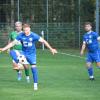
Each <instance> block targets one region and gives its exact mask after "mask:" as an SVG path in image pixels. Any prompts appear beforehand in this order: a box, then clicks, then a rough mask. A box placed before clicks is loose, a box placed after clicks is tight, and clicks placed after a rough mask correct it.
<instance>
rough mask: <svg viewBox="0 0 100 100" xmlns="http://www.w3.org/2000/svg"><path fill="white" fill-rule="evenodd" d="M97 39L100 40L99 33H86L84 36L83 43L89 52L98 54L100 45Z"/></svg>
mask: <svg viewBox="0 0 100 100" xmlns="http://www.w3.org/2000/svg"><path fill="white" fill-rule="evenodd" d="M97 38H98V33H96V32H93V31H92V32H90V33H86V34H85V35H84V36H83V42H85V43H86V47H87V49H88V52H96V51H97V50H99V44H98V40H97Z"/></svg>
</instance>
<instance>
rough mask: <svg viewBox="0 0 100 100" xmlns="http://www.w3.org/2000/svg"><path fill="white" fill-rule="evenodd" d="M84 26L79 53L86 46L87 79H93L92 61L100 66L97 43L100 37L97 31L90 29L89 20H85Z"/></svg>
mask: <svg viewBox="0 0 100 100" xmlns="http://www.w3.org/2000/svg"><path fill="white" fill-rule="evenodd" d="M84 28H85V31H86V33H85V34H84V36H83V44H82V48H81V52H80V54H81V55H83V54H84V51H85V49H86V48H87V56H86V66H87V70H88V74H89V79H90V80H94V74H93V66H92V63H93V62H96V64H97V67H98V68H100V49H99V44H98V41H99V40H100V37H99V35H98V33H96V32H94V31H92V24H91V23H90V22H86V23H85V25H84Z"/></svg>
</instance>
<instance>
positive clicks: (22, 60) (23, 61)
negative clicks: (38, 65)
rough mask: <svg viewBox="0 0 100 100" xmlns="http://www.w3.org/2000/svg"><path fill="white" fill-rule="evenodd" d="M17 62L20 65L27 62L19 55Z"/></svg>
mask: <svg viewBox="0 0 100 100" xmlns="http://www.w3.org/2000/svg"><path fill="white" fill-rule="evenodd" d="M18 61H19V63H21V64H26V63H27V60H26V58H25V56H24V55H19V56H18Z"/></svg>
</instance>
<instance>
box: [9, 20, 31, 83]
mask: <svg viewBox="0 0 100 100" xmlns="http://www.w3.org/2000/svg"><path fill="white" fill-rule="evenodd" d="M21 32H22V22H16V23H15V31H13V32H11V33H10V34H9V41H8V43H10V42H11V41H13V40H15V39H16V37H17V35H18V34H20V33H21ZM11 49H13V50H16V51H21V50H22V45H21V43H20V42H19V43H18V44H17V45H15V46H14V47H12V48H11ZM12 59H13V57H12ZM22 68H23V66H22V65H21V64H20V63H18V64H17V63H15V61H14V60H13V69H14V70H16V71H17V73H18V74H17V75H18V80H19V81H20V80H21V79H22V71H21V69H22ZM24 69H25V75H26V80H27V82H30V79H29V68H28V67H24Z"/></svg>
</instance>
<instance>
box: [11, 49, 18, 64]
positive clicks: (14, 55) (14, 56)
mask: <svg viewBox="0 0 100 100" xmlns="http://www.w3.org/2000/svg"><path fill="white" fill-rule="evenodd" d="M10 56H11V57H12V59H13V60H14V61H15V62H16V63H18V62H19V61H18V59H17V55H16V52H15V51H14V50H11V51H10Z"/></svg>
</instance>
